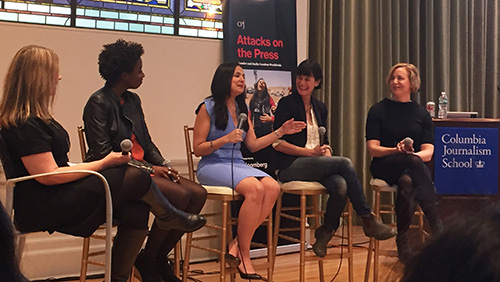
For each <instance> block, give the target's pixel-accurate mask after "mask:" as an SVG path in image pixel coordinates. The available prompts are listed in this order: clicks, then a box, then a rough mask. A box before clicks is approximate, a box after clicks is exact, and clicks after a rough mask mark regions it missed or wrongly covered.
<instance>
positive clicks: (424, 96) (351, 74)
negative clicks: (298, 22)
mask: <svg viewBox="0 0 500 282" xmlns="http://www.w3.org/2000/svg"><path fill="white" fill-rule="evenodd" d="M309 21H310V23H309V58H311V59H314V60H317V61H318V62H319V63H320V64H321V65H322V67H323V72H324V80H323V88H322V89H320V90H318V91H316V92H317V93H316V94H315V95H316V97H317V98H318V99H320V100H321V101H323V102H325V103H326V104H327V106H328V108H329V122H330V125H329V129H330V130H329V131H328V134H329V137H330V140H332V142H331V143H332V147H333V148H334V151H335V153H336V154H337V155H342V156H346V157H349V158H350V159H351V160H352V161H353V163H354V165H355V167H356V171H357V172H358V174H359V177H360V180H361V181H362V183H364V184H365V187H368V186H367V184H368V182H369V179H370V178H371V174H370V172H369V163H370V161H371V157H370V156H369V154H368V152H367V150H366V148H365V138H364V136H365V122H366V116H367V113H368V110H369V108H370V107H371V106H372V105H373V104H375V103H376V102H378V101H380V100H382V99H383V98H384V97H390V92H389V88H388V86H387V84H386V83H385V77H386V75H387V72H388V71H389V69H390V68H391V67H392V66H393V65H394V64H396V63H399V62H409V63H412V64H414V65H415V66H417V67H418V68H419V70H420V76H421V80H422V85H421V88H420V90H419V91H418V92H417V93H414V94H412V99H413V100H415V101H417V102H419V103H420V104H421V105H423V106H425V103H426V102H427V101H431V100H432V101H434V102H436V105H437V99H438V96H439V94H440V92H441V91H446V92H447V94H448V97H449V106H448V110H449V111H477V112H478V113H479V117H487V118H500V93H499V92H500V89H497V87H499V85H500V46H499V45H500V1H499V0H422V1H418V0H370V1H366V0H313V1H310V15H309ZM366 195H371V193H366Z"/></svg>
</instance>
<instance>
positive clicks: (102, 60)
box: [99, 39, 144, 85]
mask: <svg viewBox="0 0 500 282" xmlns="http://www.w3.org/2000/svg"><path fill="white" fill-rule="evenodd" d="M103 47H104V48H103V49H102V50H101V53H100V54H99V73H100V74H101V77H102V78H103V79H104V80H106V82H107V83H108V84H111V85H113V84H115V83H116V82H118V80H119V79H120V76H121V75H122V73H124V72H125V73H127V72H132V71H133V70H134V67H135V64H136V63H137V61H138V60H139V59H140V58H141V56H142V55H143V54H144V48H143V47H142V45H141V44H139V43H136V42H131V41H125V40H123V39H118V40H116V42H115V43H110V44H105V45H104V46H103Z"/></svg>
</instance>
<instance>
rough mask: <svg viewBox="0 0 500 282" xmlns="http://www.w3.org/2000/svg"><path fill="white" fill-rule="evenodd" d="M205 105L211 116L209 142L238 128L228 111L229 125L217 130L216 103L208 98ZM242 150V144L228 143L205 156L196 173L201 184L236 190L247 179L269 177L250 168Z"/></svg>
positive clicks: (244, 134)
mask: <svg viewBox="0 0 500 282" xmlns="http://www.w3.org/2000/svg"><path fill="white" fill-rule="evenodd" d="M203 103H204V104H205V107H206V109H207V112H208V114H209V115H210V131H209V132H208V136H207V141H212V140H215V139H217V138H220V137H222V136H224V135H227V134H229V133H230V132H231V131H233V130H234V129H235V128H236V126H235V125H234V123H233V122H232V120H233V119H232V118H231V114H230V113H229V111H228V112H227V115H228V123H227V126H226V129H225V130H219V129H216V128H215V114H214V101H213V99H211V98H208V99H206V100H204V101H203ZM245 136H246V132H244V133H243V139H245ZM240 148H241V142H238V143H236V145H234V146H233V144H232V143H226V144H224V145H223V146H222V147H220V148H219V149H217V150H215V151H214V152H212V153H211V154H209V155H206V156H203V157H202V158H201V160H200V162H199V163H198V169H197V172H196V176H197V177H198V181H199V182H200V184H202V185H214V186H227V187H232V188H233V189H234V187H236V185H238V183H240V181H241V180H243V179H244V178H246V177H266V176H269V175H268V174H267V173H265V172H263V171H261V170H259V169H256V168H253V167H250V166H248V165H247V164H246V163H245V162H244V161H243V156H242V155H241V150H240ZM231 155H233V166H232V167H233V168H232V171H233V173H231ZM233 180H234V181H233ZM233 183H234V184H233ZM233 185H234V186H233Z"/></svg>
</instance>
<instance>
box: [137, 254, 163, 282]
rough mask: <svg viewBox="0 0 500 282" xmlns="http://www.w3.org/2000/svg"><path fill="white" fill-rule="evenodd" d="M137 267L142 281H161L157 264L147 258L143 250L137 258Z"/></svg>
mask: <svg viewBox="0 0 500 282" xmlns="http://www.w3.org/2000/svg"><path fill="white" fill-rule="evenodd" d="M135 269H137V271H139V274H140V275H141V281H142V282H161V279H160V273H159V272H158V269H156V264H155V263H154V262H153V261H151V260H147V259H146V257H145V256H144V253H143V252H142V251H141V252H140V253H139V255H138V256H137V259H136V260H135Z"/></svg>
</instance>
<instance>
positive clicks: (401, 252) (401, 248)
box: [396, 233, 413, 265]
mask: <svg viewBox="0 0 500 282" xmlns="http://www.w3.org/2000/svg"><path fill="white" fill-rule="evenodd" d="M396 245H397V247H398V257H399V261H401V263H402V264H404V265H406V264H407V263H408V262H409V261H410V259H411V257H412V255H413V252H412V250H411V247H410V244H409V243H408V237H407V236H406V233H403V234H398V235H397V236H396Z"/></svg>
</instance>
